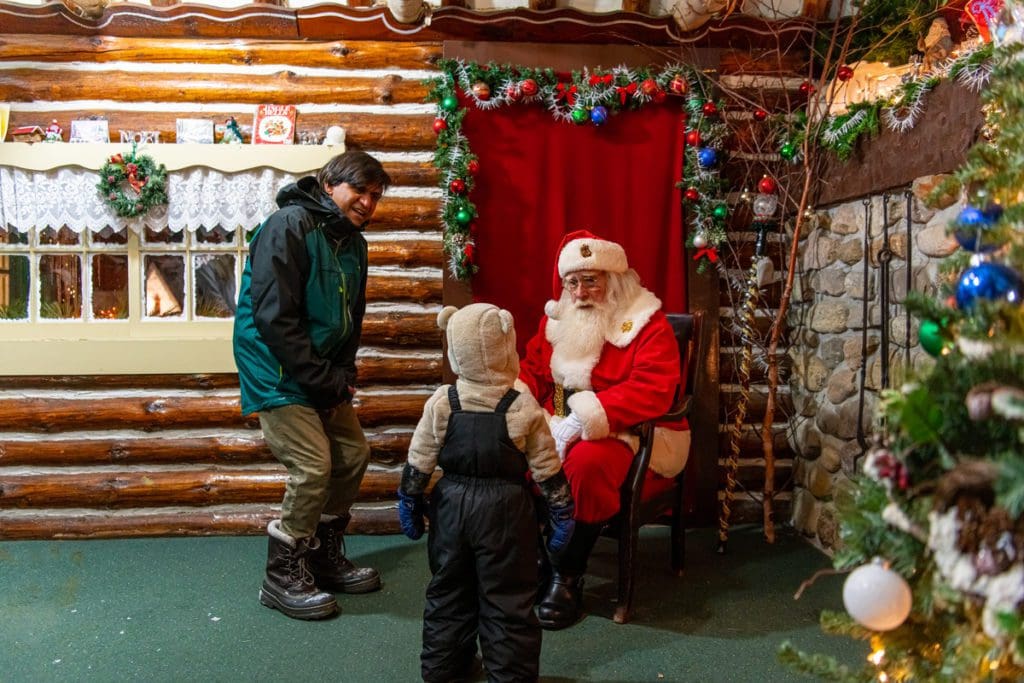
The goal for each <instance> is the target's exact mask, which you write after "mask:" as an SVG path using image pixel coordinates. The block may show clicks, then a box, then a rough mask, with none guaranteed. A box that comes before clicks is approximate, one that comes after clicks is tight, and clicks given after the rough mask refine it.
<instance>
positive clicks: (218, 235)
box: [196, 225, 236, 244]
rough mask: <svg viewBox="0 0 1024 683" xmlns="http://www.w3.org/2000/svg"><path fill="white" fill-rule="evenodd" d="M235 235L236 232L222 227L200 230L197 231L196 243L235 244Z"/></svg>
mask: <svg viewBox="0 0 1024 683" xmlns="http://www.w3.org/2000/svg"><path fill="white" fill-rule="evenodd" d="M235 233H236V231H235V230H233V229H228V228H225V227H224V226H222V225H218V226H216V227H213V228H209V229H207V228H199V229H198V230H196V241H197V242H200V243H202V244H234V243H235Z"/></svg>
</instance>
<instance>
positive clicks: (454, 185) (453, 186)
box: [448, 178, 466, 194]
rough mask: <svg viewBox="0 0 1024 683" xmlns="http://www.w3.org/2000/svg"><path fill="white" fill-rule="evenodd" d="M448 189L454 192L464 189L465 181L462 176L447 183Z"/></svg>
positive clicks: (460, 192)
mask: <svg viewBox="0 0 1024 683" xmlns="http://www.w3.org/2000/svg"><path fill="white" fill-rule="evenodd" d="M448 189H449V190H451V191H452V192H454V193H455V194H462V193H463V192H465V191H466V181H465V180H463V179H462V178H456V179H455V180H453V181H451V182H450V183H448Z"/></svg>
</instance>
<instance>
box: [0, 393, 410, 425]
mask: <svg viewBox="0 0 1024 683" xmlns="http://www.w3.org/2000/svg"><path fill="white" fill-rule="evenodd" d="M426 400H427V394H426V393H422V392H416V393H402V392H394V393H392V392H388V393H385V394H380V393H372V392H367V391H363V392H360V393H359V395H358V397H357V407H356V411H357V413H358V415H359V422H360V424H362V425H363V426H364V427H374V426H378V425H382V424H397V425H402V424H405V425H413V424H415V423H416V422H418V421H419V418H420V415H421V414H422V412H423V404H424V403H426ZM0 424H2V425H3V426H4V428H5V429H7V430H10V431H19V432H37V433H54V432H66V431H75V430H81V429H90V430H102V429H138V430H141V431H144V432H154V431H157V430H161V429H195V428H202V427H206V428H210V427H236V428H237V427H243V426H244V427H248V428H250V429H253V428H255V427H257V426H258V421H257V420H256V417H255V416H244V417H243V416H242V413H241V408H240V406H239V398H238V397H237V396H184V397H180V396H175V397H170V398H149V397H141V398H140V397H129V396H114V397H110V398H104V399H101V400H97V399H96V398H94V397H91V398H80V399H76V398H3V399H0Z"/></svg>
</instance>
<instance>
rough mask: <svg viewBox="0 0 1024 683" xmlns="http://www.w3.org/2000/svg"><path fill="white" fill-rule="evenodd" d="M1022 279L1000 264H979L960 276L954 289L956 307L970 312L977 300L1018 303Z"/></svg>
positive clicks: (1023, 287) (1023, 285) (1015, 272)
mask: <svg viewBox="0 0 1024 683" xmlns="http://www.w3.org/2000/svg"><path fill="white" fill-rule="evenodd" d="M1021 290H1024V279H1022V278H1021V276H1020V274H1019V273H1018V272H1017V271H1015V270H1014V269H1013V268H1010V267H1009V266H1004V265H1003V264H1001V263H979V264H978V265H976V266H974V267H972V268H968V269H967V270H965V271H964V274H963V275H961V276H960V283H959V284H958V285H957V287H956V305H957V308H959V309H960V310H962V311H966V310H970V309H971V308H972V307H973V306H974V304H975V302H977V300H978V299H984V300H986V301H1009V302H1011V303H1017V302H1019V301H1020V297H1021Z"/></svg>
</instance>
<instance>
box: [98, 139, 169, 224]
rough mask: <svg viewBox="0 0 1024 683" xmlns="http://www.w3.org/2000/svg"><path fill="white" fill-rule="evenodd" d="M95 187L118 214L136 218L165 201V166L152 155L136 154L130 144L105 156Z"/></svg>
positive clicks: (133, 146) (123, 216)
mask: <svg viewBox="0 0 1024 683" xmlns="http://www.w3.org/2000/svg"><path fill="white" fill-rule="evenodd" d="M96 189H97V190H99V193H100V195H102V197H103V201H105V202H106V203H107V205H108V206H110V208H112V209H113V210H114V213H116V214H117V215H118V216H120V217H122V218H135V217H136V216H141V215H142V214H144V213H146V212H147V211H149V210H150V209H151V208H153V207H154V206H156V205H157V204H166V203H167V168H166V167H165V166H164V165H163V164H159V165H157V163H156V162H155V161H153V157H149V156H146V155H144V154H138V153H137V151H136V148H135V145H132V151H130V152H128V153H127V154H124V155H122V154H115V155H114V156H112V157H110V158H109V159H107V163H105V164H103V168H101V169H100V182H99V184H97V185H96Z"/></svg>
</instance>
